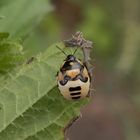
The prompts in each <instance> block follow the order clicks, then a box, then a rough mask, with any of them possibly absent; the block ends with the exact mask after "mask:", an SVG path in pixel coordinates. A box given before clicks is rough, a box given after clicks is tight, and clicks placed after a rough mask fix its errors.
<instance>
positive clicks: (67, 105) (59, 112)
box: [0, 43, 87, 140]
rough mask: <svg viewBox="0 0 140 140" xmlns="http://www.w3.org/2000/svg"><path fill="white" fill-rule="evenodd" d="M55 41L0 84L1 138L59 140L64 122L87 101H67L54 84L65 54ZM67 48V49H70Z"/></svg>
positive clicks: (75, 114)
mask: <svg viewBox="0 0 140 140" xmlns="http://www.w3.org/2000/svg"><path fill="white" fill-rule="evenodd" d="M56 45H58V46H59V47H61V48H62V49H63V48H64V45H63V43H58V44H54V45H52V46H51V47H49V48H48V49H47V50H46V52H44V54H41V55H39V56H38V57H37V60H35V61H34V62H32V63H31V64H25V65H24V66H23V68H21V69H20V71H19V72H16V73H15V72H12V74H11V79H8V81H7V82H6V83H5V84H4V85H3V86H1V87H0V139H2V140H25V139H26V140H32V139H33V140H36V139H39V140H43V139H48V140H54V139H57V140H59V139H60V140H61V139H63V137H64V134H63V131H64V128H65V127H66V126H67V124H68V123H69V122H70V120H72V119H73V118H75V117H76V116H78V115H79V114H80V107H81V106H83V105H84V104H85V103H87V100H80V101H68V100H66V99H64V98H63V97H62V96H61V94H60V92H59V91H58V88H57V87H56V84H57V82H56V76H55V75H56V73H57V71H58V70H59V68H60V65H61V64H62V62H63V60H64V59H65V56H64V55H63V54H62V52H60V51H59V50H58V49H56ZM67 51H70V50H69V49H68V50H67Z"/></svg>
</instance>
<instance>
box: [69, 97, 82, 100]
mask: <svg viewBox="0 0 140 140" xmlns="http://www.w3.org/2000/svg"><path fill="white" fill-rule="evenodd" d="M80 97H81V96H76V97H71V98H72V99H74V100H77V99H80Z"/></svg>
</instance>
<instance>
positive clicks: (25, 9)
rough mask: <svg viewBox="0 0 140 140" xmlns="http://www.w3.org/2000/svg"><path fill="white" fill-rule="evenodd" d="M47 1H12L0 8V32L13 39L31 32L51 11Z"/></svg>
mask: <svg viewBox="0 0 140 140" xmlns="http://www.w3.org/2000/svg"><path fill="white" fill-rule="evenodd" d="M51 9H52V8H51V6H50V4H49V0H13V1H9V3H8V4H6V5H4V6H2V7H1V8H0V16H1V17H3V18H2V19H1V20H0V32H9V33H10V35H11V36H12V37H13V36H14V37H15V36H16V37H17V36H18V37H19V36H23V37H25V36H26V35H27V34H29V33H31V32H32V29H33V28H34V27H36V25H38V23H40V20H41V19H42V18H43V17H44V15H45V14H46V13H47V12H49V11H50V10H51Z"/></svg>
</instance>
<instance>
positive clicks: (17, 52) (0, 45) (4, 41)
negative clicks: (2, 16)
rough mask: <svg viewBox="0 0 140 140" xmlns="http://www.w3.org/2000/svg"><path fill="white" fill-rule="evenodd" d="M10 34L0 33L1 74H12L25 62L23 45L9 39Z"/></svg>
mask: <svg viewBox="0 0 140 140" xmlns="http://www.w3.org/2000/svg"><path fill="white" fill-rule="evenodd" d="M8 36H9V34H8V33H0V74H5V73H7V72H10V71H11V70H12V69H13V68H15V67H17V66H19V65H21V64H22V63H23V62H24V54H23V52H22V45H21V44H20V43H19V42H18V41H11V40H9V39H8Z"/></svg>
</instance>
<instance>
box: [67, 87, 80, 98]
mask: <svg viewBox="0 0 140 140" xmlns="http://www.w3.org/2000/svg"><path fill="white" fill-rule="evenodd" d="M69 92H70V96H71V98H72V99H74V100H75V99H80V97H81V87H80V86H76V87H70V88H69Z"/></svg>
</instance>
